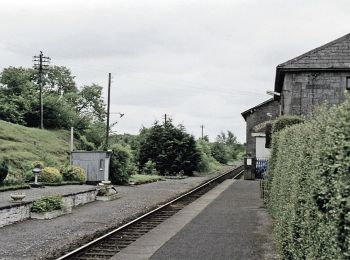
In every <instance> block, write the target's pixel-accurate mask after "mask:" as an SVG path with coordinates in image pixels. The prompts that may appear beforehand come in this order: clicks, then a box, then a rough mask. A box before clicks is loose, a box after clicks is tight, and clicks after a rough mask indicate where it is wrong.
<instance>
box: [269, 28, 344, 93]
mask: <svg viewBox="0 0 350 260" xmlns="http://www.w3.org/2000/svg"><path fill="white" fill-rule="evenodd" d="M338 70H339V71H350V33H349V34H346V35H344V36H343V37H340V38H338V39H336V40H334V41H331V42H329V43H327V44H325V45H322V46H321V47H318V48H316V49H313V50H311V51H309V52H306V53H304V54H302V55H300V56H298V57H296V58H294V59H291V60H289V61H287V62H284V63H282V64H280V65H278V66H277V68H276V80H275V91H277V92H280V91H281V89H282V85H283V79H284V73H285V72H286V71H338Z"/></svg>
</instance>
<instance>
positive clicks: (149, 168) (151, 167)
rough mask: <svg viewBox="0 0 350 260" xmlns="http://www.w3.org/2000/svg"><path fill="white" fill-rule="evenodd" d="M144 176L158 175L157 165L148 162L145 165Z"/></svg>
mask: <svg viewBox="0 0 350 260" xmlns="http://www.w3.org/2000/svg"><path fill="white" fill-rule="evenodd" d="M142 172H143V174H148V175H156V174H157V169H156V164H155V163H154V162H152V161H151V160H148V161H147V162H146V163H145V166H144V167H143V171H142Z"/></svg>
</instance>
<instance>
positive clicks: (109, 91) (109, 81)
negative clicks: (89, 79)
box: [106, 73, 112, 150]
mask: <svg viewBox="0 0 350 260" xmlns="http://www.w3.org/2000/svg"><path fill="white" fill-rule="evenodd" d="M111 80H112V74H111V73H108V97H107V124H106V150H107V149H108V139H109V109H110V103H111Z"/></svg>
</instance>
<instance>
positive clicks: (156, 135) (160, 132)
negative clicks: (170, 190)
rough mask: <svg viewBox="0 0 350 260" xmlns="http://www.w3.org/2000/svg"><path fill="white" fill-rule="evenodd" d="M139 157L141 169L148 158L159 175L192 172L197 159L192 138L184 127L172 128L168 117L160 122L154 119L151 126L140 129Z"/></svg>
mask: <svg viewBox="0 0 350 260" xmlns="http://www.w3.org/2000/svg"><path fill="white" fill-rule="evenodd" d="M138 156H139V158H138V161H139V164H140V165H139V166H140V167H141V168H143V167H144V166H145V164H146V163H147V161H149V160H151V161H152V162H154V163H155V164H156V169H157V171H158V172H159V173H160V174H161V175H165V174H169V175H177V174H179V173H180V172H183V173H184V174H186V175H192V174H193V171H196V170H198V164H199V160H200V155H199V152H198V150H197V148H196V141H195V139H194V137H193V136H191V135H189V134H187V133H186V131H185V128H184V127H183V126H181V125H180V126H178V127H175V126H174V125H173V124H172V122H171V120H168V121H167V122H166V123H165V124H163V125H160V124H159V123H158V122H155V123H154V125H153V126H152V127H151V128H149V129H142V130H141V133H140V148H139V155H138Z"/></svg>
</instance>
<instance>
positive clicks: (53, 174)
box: [39, 167, 63, 183]
mask: <svg viewBox="0 0 350 260" xmlns="http://www.w3.org/2000/svg"><path fill="white" fill-rule="evenodd" d="M39 181H41V182H48V183H55V182H62V181H63V177H62V175H61V173H60V171H59V170H58V169H56V168H54V167H45V168H44V169H43V170H42V171H41V172H40V174H39Z"/></svg>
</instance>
